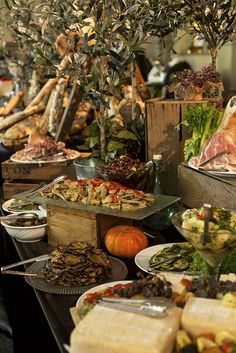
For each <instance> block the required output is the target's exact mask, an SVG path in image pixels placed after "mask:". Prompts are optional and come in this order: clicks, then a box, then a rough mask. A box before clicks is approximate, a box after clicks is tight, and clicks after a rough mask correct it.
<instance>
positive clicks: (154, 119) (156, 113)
mask: <svg viewBox="0 0 236 353" xmlns="http://www.w3.org/2000/svg"><path fill="white" fill-rule="evenodd" d="M209 103H210V104H215V102H209V101H208V100H203V101H182V100H181V101H180V100H161V99H160V98H154V99H150V100H148V101H146V103H145V105H146V159H147V160H151V159H152V157H153V154H154V153H160V154H162V156H163V162H164V167H165V170H166V172H167V185H168V188H169V193H171V194H173V195H175V194H176V193H177V170H178V164H179V163H181V162H182V161H183V146H184V142H185V140H186V138H188V133H187V131H186V129H185V128H184V127H183V126H182V125H181V127H180V129H179V130H177V129H176V128H175V127H176V125H178V124H179V123H180V122H182V120H183V115H184V111H185V109H186V107H187V106H189V105H191V106H193V105H196V104H209Z"/></svg>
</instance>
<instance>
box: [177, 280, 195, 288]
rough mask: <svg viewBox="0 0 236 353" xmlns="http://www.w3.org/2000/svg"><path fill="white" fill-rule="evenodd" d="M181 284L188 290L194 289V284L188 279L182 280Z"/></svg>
mask: <svg viewBox="0 0 236 353" xmlns="http://www.w3.org/2000/svg"><path fill="white" fill-rule="evenodd" d="M180 283H181V284H182V285H183V286H184V287H185V288H187V289H191V288H192V287H193V282H192V281H191V280H190V279H187V278H182V279H181V281H180Z"/></svg>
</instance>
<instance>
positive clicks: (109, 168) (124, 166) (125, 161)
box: [96, 156, 150, 190]
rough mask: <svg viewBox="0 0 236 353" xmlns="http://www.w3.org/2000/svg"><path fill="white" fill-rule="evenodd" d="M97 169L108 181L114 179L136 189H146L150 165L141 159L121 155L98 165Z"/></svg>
mask: <svg viewBox="0 0 236 353" xmlns="http://www.w3.org/2000/svg"><path fill="white" fill-rule="evenodd" d="M96 170H97V172H98V173H99V174H100V175H101V177H103V179H105V180H107V181H114V182H116V183H120V184H121V185H124V186H126V187H128V188H132V189H136V190H145V188H146V184H147V179H148V176H149V173H150V166H149V164H147V163H145V162H141V161H140V160H139V159H133V158H131V157H129V156H119V157H116V158H110V159H109V160H108V161H107V162H106V163H103V164H100V165H98V166H96Z"/></svg>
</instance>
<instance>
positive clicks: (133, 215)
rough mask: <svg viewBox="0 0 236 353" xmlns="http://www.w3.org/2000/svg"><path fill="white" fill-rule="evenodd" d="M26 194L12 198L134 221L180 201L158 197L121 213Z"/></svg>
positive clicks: (168, 197)
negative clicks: (139, 206)
mask: <svg viewBox="0 0 236 353" xmlns="http://www.w3.org/2000/svg"><path fill="white" fill-rule="evenodd" d="M28 193H29V191H26V192H22V193H20V194H16V195H14V196H13V197H14V198H15V199H18V200H31V201H33V202H36V203H39V204H48V205H55V206H59V207H64V208H71V209H74V210H79V211H89V212H94V213H96V214H105V215H109V216H116V217H121V218H130V219H136V220H142V219H144V218H146V217H148V216H150V215H152V214H154V213H156V212H158V211H161V210H162V209H164V208H166V207H168V206H170V205H172V204H173V203H176V202H178V201H179V200H180V198H179V197H177V196H168V195H158V196H157V197H156V200H155V202H154V203H153V204H152V205H151V206H149V207H145V208H141V209H139V210H136V211H122V210H114V209H112V208H108V207H103V206H92V205H84V204H82V203H79V202H71V201H63V200H54V199H49V198H46V197H40V196H34V197H28V198H26V195H27V194H28Z"/></svg>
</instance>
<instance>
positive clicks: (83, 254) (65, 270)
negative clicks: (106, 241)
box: [43, 242, 111, 286]
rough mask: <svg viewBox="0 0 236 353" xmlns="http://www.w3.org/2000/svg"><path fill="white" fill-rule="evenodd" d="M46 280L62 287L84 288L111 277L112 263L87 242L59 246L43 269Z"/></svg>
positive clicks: (100, 251) (99, 250)
mask: <svg viewBox="0 0 236 353" xmlns="http://www.w3.org/2000/svg"><path fill="white" fill-rule="evenodd" d="M43 273H44V276H45V278H46V280H47V281H48V282H50V283H55V284H59V285H62V286H76V285H77V286H83V285H88V284H92V283H99V282H102V281H103V280H107V279H109V278H110V277H111V262H110V259H109V257H108V256H107V255H106V254H105V253H104V252H103V251H102V250H101V249H96V248H94V247H93V246H92V245H90V244H88V243H86V242H74V243H70V244H68V245H59V246H58V247H57V248H56V250H54V251H53V252H52V258H51V259H49V260H48V261H47V262H46V264H45V265H44V268H43Z"/></svg>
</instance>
